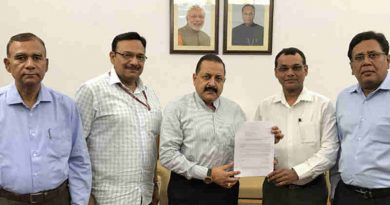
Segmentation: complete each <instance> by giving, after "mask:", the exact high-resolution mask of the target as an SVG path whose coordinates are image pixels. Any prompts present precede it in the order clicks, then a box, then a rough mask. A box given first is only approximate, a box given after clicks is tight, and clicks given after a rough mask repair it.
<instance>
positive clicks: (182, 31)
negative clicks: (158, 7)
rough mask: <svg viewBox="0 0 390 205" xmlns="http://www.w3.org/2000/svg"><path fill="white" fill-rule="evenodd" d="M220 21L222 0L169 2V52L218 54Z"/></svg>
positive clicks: (171, 0) (176, 0) (179, 0)
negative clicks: (220, 2) (220, 3)
mask: <svg viewBox="0 0 390 205" xmlns="http://www.w3.org/2000/svg"><path fill="white" fill-rule="evenodd" d="M202 14H203V15H202ZM202 16H203V17H202ZM218 22H219V0H170V49H169V50H170V53H171V54H175V53H181V54H191V53H218Z"/></svg>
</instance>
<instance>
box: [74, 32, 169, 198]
mask: <svg viewBox="0 0 390 205" xmlns="http://www.w3.org/2000/svg"><path fill="white" fill-rule="evenodd" d="M111 49H112V50H111V51H110V53H109V55H110V60H111V63H112V65H113V68H111V70H110V71H109V72H106V73H104V74H103V75H101V76H99V77H97V78H95V79H92V80H89V81H87V82H86V83H84V84H83V85H82V86H81V87H80V89H79V90H78V91H77V93H76V102H77V105H78V107H79V109H80V113H81V118H82V123H83V127H84V134H85V136H86V137H87V144H88V149H89V153H90V156H91V162H92V172H93V180H92V197H91V199H92V200H91V202H93V201H94V200H93V199H96V204H103V205H119V204H125V205H148V204H151V201H152V194H153V190H154V189H153V187H154V183H153V177H154V173H155V166H156V160H157V145H156V138H157V135H158V134H159V131H160V123H161V118H162V116H161V109H160V103H159V100H158V98H157V96H156V94H155V92H154V91H153V90H152V89H151V88H150V87H149V86H147V85H145V84H144V83H143V81H142V80H141V78H140V76H141V74H142V71H143V68H144V64H145V61H146V59H147V58H146V56H145V49H146V40H145V38H143V37H142V36H140V35H139V34H138V33H136V32H127V33H123V34H119V35H117V36H116V37H115V38H114V40H113V41H112V45H111ZM154 191H155V193H157V192H156V190H154ZM91 204H94V203H91Z"/></svg>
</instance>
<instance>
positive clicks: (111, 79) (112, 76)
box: [108, 67, 146, 93]
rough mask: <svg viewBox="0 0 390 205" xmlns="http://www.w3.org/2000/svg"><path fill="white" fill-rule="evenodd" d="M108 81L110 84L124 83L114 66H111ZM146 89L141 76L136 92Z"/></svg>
mask: <svg viewBox="0 0 390 205" xmlns="http://www.w3.org/2000/svg"><path fill="white" fill-rule="evenodd" d="M108 78H109V79H108V83H109V84H110V85H114V84H122V85H123V83H122V82H121V80H120V79H119V77H118V74H117V73H116V71H115V69H114V67H112V68H111V70H110V72H109V74H108ZM145 89H146V87H145V85H144V83H143V82H142V80H141V78H139V79H138V81H137V88H136V89H135V91H134V93H138V92H142V91H144V90H145Z"/></svg>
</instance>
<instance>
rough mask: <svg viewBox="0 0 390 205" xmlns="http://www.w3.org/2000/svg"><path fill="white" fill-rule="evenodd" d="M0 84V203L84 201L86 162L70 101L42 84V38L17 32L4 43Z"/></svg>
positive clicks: (88, 188) (87, 187) (88, 171)
mask: <svg viewBox="0 0 390 205" xmlns="http://www.w3.org/2000/svg"><path fill="white" fill-rule="evenodd" d="M4 65H5V68H6V70H7V71H8V72H9V73H10V74H11V75H12V76H13V77H14V79H15V81H14V82H13V83H11V84H10V85H8V86H6V87H5V88H0V128H1V129H0V205H30V204H37V205H53V204H55V205H69V204H72V205H86V204H87V203H88V199H89V195H90V193H91V180H92V176H91V175H92V174H91V162H90V159H89V155H88V150H87V145H86V142H85V138H84V137H83V130H82V125H81V119H80V115H79V112H78V111H77V106H76V104H75V102H74V101H73V100H72V99H70V98H69V97H67V96H65V95H63V94H61V93H58V92H57V91H54V90H52V89H50V88H48V87H46V86H45V85H43V84H42V80H43V79H44V77H45V74H46V72H47V71H48V66H49V59H48V58H47V52H46V47H45V43H44V42H43V41H42V39H41V38H39V37H38V36H36V35H35V34H33V33H20V34H17V35H14V36H12V37H11V38H10V40H9V41H8V44H7V57H6V58H4Z"/></svg>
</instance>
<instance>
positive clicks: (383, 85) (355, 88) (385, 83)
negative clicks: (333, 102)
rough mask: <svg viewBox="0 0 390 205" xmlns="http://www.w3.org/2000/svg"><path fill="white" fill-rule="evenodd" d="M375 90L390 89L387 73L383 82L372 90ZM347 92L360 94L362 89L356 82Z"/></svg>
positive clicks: (389, 78)
mask: <svg viewBox="0 0 390 205" xmlns="http://www.w3.org/2000/svg"><path fill="white" fill-rule="evenodd" d="M377 90H390V76H389V75H388V74H386V78H385V79H384V80H383V82H382V83H381V84H380V85H379V87H378V88H377V89H376V90H375V91H374V92H376V91H377ZM348 92H350V93H359V94H360V93H363V90H362V87H361V86H360V84H359V83H357V84H356V85H355V86H352V87H351V88H349V89H348ZM374 92H372V93H374Z"/></svg>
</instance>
